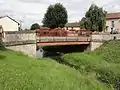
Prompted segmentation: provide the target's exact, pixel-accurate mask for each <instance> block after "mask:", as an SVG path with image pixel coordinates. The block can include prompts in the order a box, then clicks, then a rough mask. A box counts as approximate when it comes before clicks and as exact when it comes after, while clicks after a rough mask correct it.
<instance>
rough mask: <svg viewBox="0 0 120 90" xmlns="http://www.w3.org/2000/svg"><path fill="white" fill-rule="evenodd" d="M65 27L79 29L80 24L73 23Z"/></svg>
mask: <svg viewBox="0 0 120 90" xmlns="http://www.w3.org/2000/svg"><path fill="white" fill-rule="evenodd" d="M65 27H80V23H78V22H74V23H67V24H66V25H65Z"/></svg>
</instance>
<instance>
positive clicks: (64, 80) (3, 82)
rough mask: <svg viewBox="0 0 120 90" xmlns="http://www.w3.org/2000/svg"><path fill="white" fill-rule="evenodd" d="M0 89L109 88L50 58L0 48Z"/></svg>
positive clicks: (89, 89)
mask: <svg viewBox="0 0 120 90" xmlns="http://www.w3.org/2000/svg"><path fill="white" fill-rule="evenodd" d="M3 56H5V57H3ZM0 90H111V89H110V88H107V87H106V86H105V85H104V84H101V83H100V82H98V81H97V80H96V79H95V78H93V77H86V76H83V75H81V73H79V72H78V71H76V70H75V69H72V68H70V67H67V66H65V65H60V64H58V63H57V62H55V61H53V60H51V59H34V58H30V57H27V56H25V55H23V54H22V53H18V52H13V51H10V50H6V51H1V50H0Z"/></svg>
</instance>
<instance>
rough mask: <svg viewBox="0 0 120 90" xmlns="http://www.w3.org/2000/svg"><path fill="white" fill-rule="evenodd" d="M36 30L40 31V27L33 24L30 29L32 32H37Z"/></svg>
mask: <svg viewBox="0 0 120 90" xmlns="http://www.w3.org/2000/svg"><path fill="white" fill-rule="evenodd" d="M36 29H40V25H39V24H38V23H35V24H33V25H32V26H31V28H30V30H36Z"/></svg>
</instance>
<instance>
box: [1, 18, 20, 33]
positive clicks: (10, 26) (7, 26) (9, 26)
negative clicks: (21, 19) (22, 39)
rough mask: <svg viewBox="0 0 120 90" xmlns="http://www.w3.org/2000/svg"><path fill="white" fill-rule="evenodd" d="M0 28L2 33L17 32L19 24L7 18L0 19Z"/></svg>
mask: <svg viewBox="0 0 120 90" xmlns="http://www.w3.org/2000/svg"><path fill="white" fill-rule="evenodd" d="M0 26H2V28H3V31H19V30H20V23H18V22H17V21H16V20H14V19H13V18H11V17H9V16H2V17H0Z"/></svg>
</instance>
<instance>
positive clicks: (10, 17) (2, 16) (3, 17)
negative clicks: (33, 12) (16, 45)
mask: <svg viewBox="0 0 120 90" xmlns="http://www.w3.org/2000/svg"><path fill="white" fill-rule="evenodd" d="M4 17H8V18H10V19H11V20H13V21H14V22H16V23H18V24H20V23H19V22H17V21H16V20H15V19H13V18H11V17H10V16H1V17H0V19H1V18H4Z"/></svg>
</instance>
